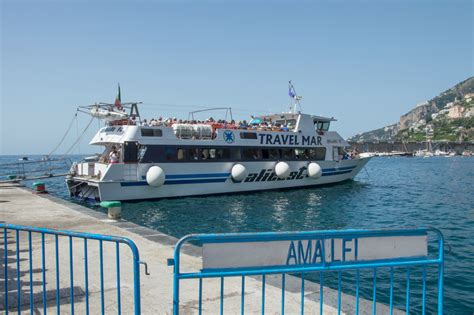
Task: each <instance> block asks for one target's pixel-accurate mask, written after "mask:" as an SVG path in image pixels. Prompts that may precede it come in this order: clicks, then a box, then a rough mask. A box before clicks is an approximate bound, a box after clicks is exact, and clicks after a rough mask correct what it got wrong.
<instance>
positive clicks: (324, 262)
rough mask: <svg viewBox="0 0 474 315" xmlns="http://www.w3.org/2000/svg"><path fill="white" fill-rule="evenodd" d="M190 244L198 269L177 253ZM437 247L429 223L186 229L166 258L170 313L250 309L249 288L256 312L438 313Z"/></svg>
mask: <svg viewBox="0 0 474 315" xmlns="http://www.w3.org/2000/svg"><path fill="white" fill-rule="evenodd" d="M189 244H193V245H198V246H201V250H202V256H203V263H202V268H196V267H192V265H191V266H190V265H189V264H184V266H185V267H183V262H182V261H181V252H182V249H183V246H184V247H186V246H185V245H189ZM443 247H444V245H443V235H442V234H441V232H439V231H438V230H436V229H431V228H417V229H400V230H345V231H342V230H341V231H314V232H295V233H293V232H288V233H250V234H247V233H245V234H220V235H219V234H196V235H188V236H185V237H183V238H182V239H181V240H180V241H179V242H178V243H177V245H176V247H175V251H174V258H173V259H170V260H169V265H172V266H174V292H173V294H174V299H173V302H174V305H173V309H174V314H179V312H180V311H185V312H186V311H188V310H189V309H187V308H186V307H189V305H194V307H195V308H196V309H197V311H198V313H199V314H201V313H203V312H206V313H211V314H214V313H220V314H223V313H228V312H235V311H236V310H237V309H236V305H237V306H239V305H240V312H241V314H244V313H245V312H246V310H247V309H250V312H252V313H254V312H255V310H256V308H255V306H256V305H255V304H256V300H255V296H254V295H255V294H257V296H258V299H259V301H258V302H257V305H258V304H260V306H258V308H257V309H259V310H261V313H262V314H264V313H265V311H266V310H268V311H270V309H271V311H272V313H273V312H277V313H278V312H279V313H281V314H284V313H285V311H287V312H288V313H292V314H293V313H295V312H299V313H301V314H303V313H304V312H307V313H310V314H317V313H319V314H323V312H324V311H326V310H328V311H329V312H330V313H335V312H336V311H337V314H340V313H341V312H345V313H355V314H359V313H361V314H368V313H372V314H376V313H383V314H396V313H401V312H404V313H406V314H408V313H410V312H412V313H417V314H425V313H438V314H442V313H443V268H444V255H443ZM183 269H185V270H183ZM239 282H240V283H239ZM250 282H252V283H250ZM225 283H231V284H232V286H230V287H229V286H228V287H226V286H225ZM246 284H247V286H249V284H252V288H251V289H248V290H249V291H252V292H247V291H246ZM183 285H186V287H185V289H184V290H183ZM236 285H237V286H238V287H240V292H239V289H237V291H235V287H236ZM255 285H257V289H255ZM269 285H272V286H273V287H276V288H277V290H280V292H281V293H280V296H279V297H278V295H277V296H276V297H275V294H274V293H275V292H274V291H273V293H272V295H271V297H272V299H271V300H269V298H268V297H267V296H268V294H269V293H268V289H266V288H267V287H268V286H269ZM290 286H291V290H290V291H291V292H290V291H288V290H285V288H288V287H290ZM206 287H207V288H206ZM295 288H296V289H295ZM259 290H261V291H260V292H261V293H260V294H259V293H258V292H259ZM295 290H296V291H299V294H300V298H299V299H297V301H298V302H297V303H296V307H297V308H296V309H295V305H294V304H295ZM190 291H192V293H190ZM206 292H207V294H206ZM289 292H290V293H289ZM184 293H186V294H184ZM252 293H253V295H252ZM249 294H250V295H249ZM290 294H291V296H289V295H290ZM297 294H298V292H297ZM239 296H240V301H238V297H239ZM286 297H287V298H286ZM290 297H291V300H292V305H289V304H290V303H287V302H286V300H287V299H290ZM250 298H252V302H250V303H249V302H247V301H246V299H250ZM226 301H228V302H226ZM230 304H232V306H231V307H232V308H230V309H229V308H226V305H230ZM329 308H330V309H329ZM193 309H194V308H193ZM259 312H260V311H259Z"/></svg>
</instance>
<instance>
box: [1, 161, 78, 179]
mask: <svg viewBox="0 0 474 315" xmlns="http://www.w3.org/2000/svg"><path fill="white" fill-rule="evenodd" d="M70 167H71V160H70V159H68V158H46V159H43V160H24V161H23V160H22V161H18V162H11V163H2V164H0V183H1V182H12V181H19V180H34V179H42V178H50V177H57V176H65V175H67V172H68V171H69V168H70Z"/></svg>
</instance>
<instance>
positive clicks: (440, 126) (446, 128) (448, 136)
mask: <svg viewBox="0 0 474 315" xmlns="http://www.w3.org/2000/svg"><path fill="white" fill-rule="evenodd" d="M430 124H431V125H432V126H433V129H434V132H433V136H432V140H435V141H459V140H461V141H469V140H471V139H474V117H468V118H458V119H441V120H436V121H431V122H430ZM396 139H397V140H404V141H425V140H426V132H425V131H418V130H417V131H411V130H408V129H404V130H400V131H399V133H398V134H397V137H396Z"/></svg>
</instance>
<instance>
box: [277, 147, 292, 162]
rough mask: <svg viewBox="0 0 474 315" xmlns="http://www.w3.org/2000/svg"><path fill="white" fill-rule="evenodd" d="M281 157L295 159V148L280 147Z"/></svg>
mask: <svg viewBox="0 0 474 315" xmlns="http://www.w3.org/2000/svg"><path fill="white" fill-rule="evenodd" d="M280 152H281V159H282V160H294V159H295V149H292V148H284V149H280Z"/></svg>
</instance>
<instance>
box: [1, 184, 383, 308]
mask: <svg viewBox="0 0 474 315" xmlns="http://www.w3.org/2000/svg"><path fill="white" fill-rule="evenodd" d="M0 222H5V223H11V224H19V225H28V226H36V227H45V228H52V229H62V230H74V231H80V232H89V233H100V234H108V235H116V236H123V237H128V238H130V239H132V240H133V241H134V242H135V243H136V244H137V246H138V248H139V251H140V256H141V260H142V261H145V262H147V264H148V267H149V272H150V275H145V273H144V268H143V267H141V306H142V314H171V313H172V306H173V300H172V298H173V297H172V292H173V290H172V284H173V282H172V274H173V268H172V267H168V266H167V259H168V258H171V257H172V256H173V245H174V244H175V243H176V239H175V238H173V237H170V236H168V235H165V234H162V233H160V232H158V231H155V230H151V229H147V228H144V227H141V226H138V225H135V224H133V223H131V222H126V221H122V222H115V221H111V220H108V219H107V217H106V216H105V214H103V213H100V212H98V211H94V210H91V209H88V208H85V207H82V206H79V205H76V204H73V203H69V202H66V201H64V200H60V199H57V198H54V197H52V196H49V195H35V194H32V193H31V192H30V191H28V190H26V189H24V188H21V187H15V186H13V185H3V186H0ZM0 232H2V234H0V258H1V259H0V260H1V268H0V269H1V270H0V286H1V287H2V288H4V286H5V283H4V279H5V277H4V276H5V273H4V263H3V261H4V259H3V257H4V251H5V246H4V240H3V231H0ZM7 239H8V243H7V245H8V251H7V255H8V265H7V267H8V272H7V273H8V277H7V281H8V287H9V290H8V291H9V306H10V307H9V309H10V310H17V304H18V301H17V298H16V297H17V295H18V294H17V293H18V289H17V284H18V281H17V267H16V265H17V259H16V235H15V233H14V232H10V233H9V234H8V238H7ZM31 243H32V266H33V269H32V270H33V272H32V279H33V282H32V283H33V285H32V289H33V290H32V292H33V294H32V295H30V292H31V291H30V274H29V263H30V259H29V252H28V246H29V243H28V234H27V233H20V241H19V244H20V247H19V249H20V252H19V253H20V262H19V264H20V292H21V294H20V306H21V308H22V310H28V311H29V309H30V296H32V297H33V302H34V311H35V313H42V309H43V295H42V292H43V290H42V286H43V281H42V268H41V236H40V235H32V242H31ZM45 243H46V246H45V249H46V255H45V258H46V270H47V272H46V283H47V286H46V289H47V290H46V293H47V294H46V299H47V301H48V302H47V308H48V313H51V312H55V311H56V307H57V305H56V274H55V272H56V267H55V239H54V237H52V236H47V237H46V238H45ZM112 245H113V244H106V243H104V245H103V251H104V297H105V303H104V306H103V307H104V309H105V311H106V312H107V313H110V314H113V313H116V312H117V285H116V264H115V253H116V248H115V245H113V246H112ZM58 249H59V254H60V255H59V257H60V268H59V269H60V272H59V275H60V276H59V283H60V291H59V292H60V297H61V299H60V308H61V313H63V314H69V313H71V311H72V310H71V299H70V294H71V292H72V291H71V279H70V276H69V275H70V272H69V270H70V266H69V265H70V260H69V240H68V238H66V237H64V238H63V237H60V240H59V242H58ZM73 252H74V258H73V270H74V272H73V275H74V276H73V286H72V287H73V289H74V302H75V303H74V310H75V311H76V313H77V314H83V313H84V310H85V305H86V300H85V294H84V293H85V290H86V286H85V277H84V241H83V240H74V241H73ZM185 252H186V253H187V254H184V255H183V256H182V266H183V267H184V268H186V269H190V270H199V269H200V267H201V259H200V249H199V248H196V247H188V248H187V249H186V251H185ZM130 258H131V255H130V252H129V251H128V250H127V249H126V248H125V246H123V245H121V247H120V270H121V273H120V278H121V286H120V287H121V297H122V302H121V304H122V305H121V308H122V314H132V310H133V303H132V298H133V286H132V278H133V277H132V275H133V274H132V272H131V270H132V267H131V259H130ZM88 269H89V270H88V271H89V277H88V282H89V285H88V290H89V294H90V298H89V305H90V306H89V307H90V311H91V314H97V313H98V312H100V308H101V307H102V305H101V303H100V295H101V286H100V281H99V279H100V268H99V244H98V242H97V241H89V242H88ZM280 279H281V278H280V276H275V277H269V278H268V279H267V285H266V296H265V300H266V304H265V311H266V313H268V314H279V313H280V305H281V288H279V284H280V282H281V280H280ZM181 283H182V286H181V301H182V303H181V313H182V314H192V313H196V312H197V303H198V302H197V297H198V294H197V292H198V291H197V288H198V285H197V281H194V280H190V281H184V282H181ZM300 285H301V281H299V279H297V278H293V277H289V276H287V286H286V292H285V304H286V309H285V311H286V313H287V314H296V313H299V312H300V309H299V308H300V301H301V300H300V298H301V294H300V291H299V288H300ZM327 290H328V291H327V292H326V289H325V292H324V293H325V299H326V300H325V303H328V305H324V310H325V312H324V313H325V314H335V313H336V309H335V308H334V307H333V306H335V305H336V303H337V300H336V298H335V297H336V295H335V292H334V291H333V290H331V289H327ZM2 291H4V290H1V291H0V292H2ZM219 294H220V280H218V279H206V280H204V284H203V297H204V299H203V313H205V314H215V313H218V312H219V304H220V303H219V296H220V295H219ZM224 295H225V303H224V313H226V314H237V313H240V301H241V278H240V277H238V278H228V279H226V280H225V291H224ZM305 296H306V298H305V310H306V313H307V314H315V313H318V312H319V302H318V298H319V285H317V284H314V283H309V282H307V285H306V290H305ZM0 299H1V300H0V311H2V310H5V297H4V293H3V294H1V293H0ZM343 300H346V301H347V302H346V303H345V304H344V305H343V310H344V311H346V312H349V313H353V306H354V298H353V297H352V296H349V295H345V294H343ZM331 305H332V306H331ZM377 308H378V312H380V313H386V311H387V308H386V307H385V306H384V305H381V304H378V305H377ZM361 310H362V312H361V313H369V312H370V310H371V303H370V302H368V301H363V300H361ZM245 311H246V313H247V314H256V313H260V312H261V281H260V279H259V278H258V277H255V278H252V277H246V281H245Z"/></svg>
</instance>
